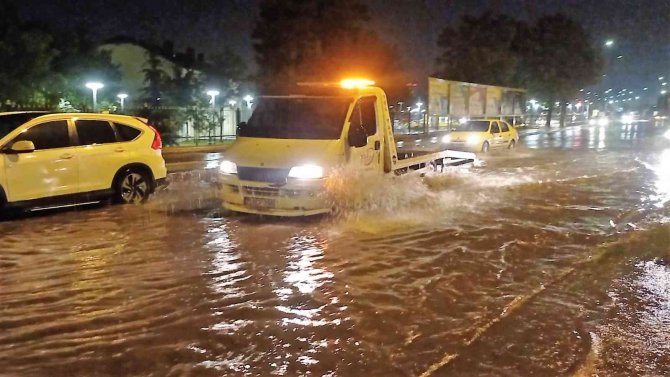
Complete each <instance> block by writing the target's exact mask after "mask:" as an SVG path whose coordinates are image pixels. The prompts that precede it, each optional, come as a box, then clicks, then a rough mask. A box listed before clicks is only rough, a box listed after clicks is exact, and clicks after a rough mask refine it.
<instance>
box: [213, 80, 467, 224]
mask: <svg viewBox="0 0 670 377" xmlns="http://www.w3.org/2000/svg"><path fill="white" fill-rule="evenodd" d="M302 87H308V88H320V89H321V90H318V91H317V92H318V93H317V94H314V93H310V94H301V95H286V96H265V97H261V98H260V99H259V101H258V102H257V104H256V108H255V109H254V111H253V113H252V115H251V117H250V118H249V121H248V122H246V123H244V122H243V123H240V124H239V126H238V130H237V133H238V137H237V139H236V140H235V142H234V143H233V144H232V145H231V147H230V148H229V149H228V150H227V151H226V153H225V155H224V160H223V161H222V162H221V163H220V166H219V169H220V180H219V181H220V187H221V197H222V204H223V207H224V208H226V209H228V210H231V211H234V212H242V213H250V214H257V215H271V216H281V217H298V216H311V215H317V214H324V213H329V212H331V211H332V205H331V203H329V201H328V200H327V195H326V193H325V187H324V184H325V182H326V179H327V178H328V176H329V174H332V173H333V172H335V171H337V170H338V169H341V168H345V169H355V170H359V171H360V172H361V173H365V174H373V175H379V176H381V175H383V174H395V175H401V174H405V173H408V172H425V171H427V170H432V171H438V172H439V171H443V170H444V167H445V166H463V165H469V164H475V163H476V160H477V157H476V155H475V154H474V153H470V152H462V151H453V150H441V151H431V150H425V149H424V150H422V149H421V148H418V149H416V150H411V149H408V148H397V146H396V141H395V138H394V135H393V126H392V123H391V119H390V114H389V107H388V103H387V98H386V93H385V92H384V90H383V89H381V88H380V87H378V86H375V83H374V82H373V81H370V80H366V79H346V80H342V81H341V82H339V83H330V84H324V83H307V84H303V85H302ZM405 144H407V143H405Z"/></svg>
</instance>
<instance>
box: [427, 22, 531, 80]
mask: <svg viewBox="0 0 670 377" xmlns="http://www.w3.org/2000/svg"><path fill="white" fill-rule="evenodd" d="M522 27H523V24H522V23H520V22H518V21H516V20H514V19H512V18H510V17H508V16H505V15H499V16H498V15H493V14H491V13H485V14H483V15H481V16H478V17H477V16H464V17H463V18H462V19H461V20H460V22H458V24H457V25H455V26H452V27H447V28H445V29H444V31H443V32H442V34H441V35H440V37H439V40H438V46H439V47H440V48H441V49H442V54H441V55H440V57H439V58H438V64H439V66H440V68H439V71H438V73H437V74H438V76H440V77H444V78H447V79H450V80H456V81H465V82H474V83H481V84H491V85H502V86H517V85H518V84H519V77H518V65H519V57H518V54H517V52H516V51H515V48H514V44H515V40H516V38H517V35H518V34H519V32H520V30H521V29H522Z"/></svg>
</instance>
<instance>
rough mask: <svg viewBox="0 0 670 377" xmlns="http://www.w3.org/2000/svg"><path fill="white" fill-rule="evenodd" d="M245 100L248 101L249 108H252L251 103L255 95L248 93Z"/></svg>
mask: <svg viewBox="0 0 670 377" xmlns="http://www.w3.org/2000/svg"><path fill="white" fill-rule="evenodd" d="M243 100H244V102H246V103H247V108H249V109H251V103H252V102H253V100H254V97H252V96H251V94H247V95H246V96H244V98H243Z"/></svg>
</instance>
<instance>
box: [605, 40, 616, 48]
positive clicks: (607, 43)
mask: <svg viewBox="0 0 670 377" xmlns="http://www.w3.org/2000/svg"><path fill="white" fill-rule="evenodd" d="M612 46H614V41H613V40H611V39H608V40H607V41H606V42H605V47H612Z"/></svg>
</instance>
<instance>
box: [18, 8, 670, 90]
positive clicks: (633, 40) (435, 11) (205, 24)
mask: <svg viewBox="0 0 670 377" xmlns="http://www.w3.org/2000/svg"><path fill="white" fill-rule="evenodd" d="M259 2H260V1H259V0H219V1H216V0H190V1H175V0H160V1H149V0H145V1H141V0H86V1H82V0H60V1H58V0H32V1H30V0H28V1H21V2H17V4H18V5H19V7H20V9H21V15H22V17H23V18H24V19H26V20H30V19H39V20H48V21H51V22H56V23H57V24H58V25H60V26H62V27H65V26H66V23H71V24H72V23H74V24H76V23H79V22H85V23H87V25H88V26H89V27H90V29H91V31H92V33H93V37H95V38H97V39H101V40H103V39H106V38H110V37H113V36H117V35H126V36H131V37H136V38H139V39H145V40H149V41H154V42H159V43H160V41H162V40H163V39H172V40H174V41H175V42H176V47H177V48H178V49H184V48H186V47H187V46H192V47H195V48H196V49H198V50H200V51H202V52H205V53H206V54H207V53H210V52H214V51H217V50H219V49H221V48H222V47H223V46H228V47H231V48H232V49H234V50H235V51H237V53H238V54H240V55H241V56H242V57H243V58H245V59H246V60H247V61H248V62H249V66H250V68H251V69H253V64H254V63H253V50H252V45H251V39H250V31H251V29H252V28H253V23H254V19H255V16H256V13H257V10H258V3H259ZM364 2H365V3H367V4H368V5H369V6H370V8H371V11H372V12H371V13H372V16H373V20H372V21H371V23H370V27H371V28H372V29H374V30H376V31H378V32H379V33H380V34H381V35H382V36H383V37H384V38H385V39H386V40H387V41H388V42H390V43H391V44H393V45H394V46H395V47H396V48H397V49H398V50H399V51H401V52H402V56H403V58H404V59H405V61H404V63H405V64H406V66H407V67H408V69H409V70H410V72H411V73H412V75H413V76H414V77H416V79H417V80H421V79H422V78H424V77H425V76H427V75H429V74H430V73H431V72H433V70H434V68H435V67H434V62H435V58H436V56H437V55H438V52H439V51H438V49H437V48H436V45H435V42H436V40H437V37H438V35H439V33H440V31H441V30H442V28H443V27H444V26H445V25H447V24H449V23H451V22H453V21H455V20H457V19H458V18H459V17H460V16H461V15H463V14H466V13H473V14H477V13H481V12H483V11H486V10H492V11H494V12H502V13H507V14H510V15H512V16H515V17H518V18H523V19H529V18H530V19H532V18H534V17H537V16H539V15H543V14H546V13H553V12H558V11H561V12H564V13H567V14H569V15H571V16H573V17H574V18H576V19H577V20H579V21H580V22H581V23H582V24H583V25H584V26H585V27H586V28H587V29H588V30H589V31H590V32H591V34H592V36H593V38H594V40H595V41H597V42H598V43H599V45H602V43H603V42H604V41H605V40H606V39H608V38H612V39H614V40H616V45H615V46H614V48H613V49H611V50H607V53H608V54H610V57H611V58H612V61H614V62H615V66H614V67H615V69H614V71H610V72H609V73H610V74H609V77H608V78H606V80H608V81H607V82H605V83H603V85H607V86H610V87H627V88H631V89H641V88H642V87H644V86H649V87H650V89H651V88H655V89H659V88H660V87H659V88H656V86H658V82H657V81H658V80H657V78H658V76H670V1H668V0H635V1H630V0H591V1H589V0H546V1H542V0H539V1H534V0H451V1H450V0H441V1H440V0H416V1H410V0H367V1H364ZM618 55H623V58H622V59H616V56H618ZM656 92H657V91H656Z"/></svg>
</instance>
